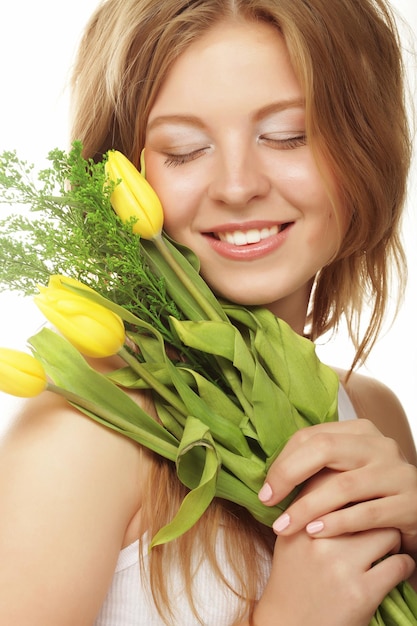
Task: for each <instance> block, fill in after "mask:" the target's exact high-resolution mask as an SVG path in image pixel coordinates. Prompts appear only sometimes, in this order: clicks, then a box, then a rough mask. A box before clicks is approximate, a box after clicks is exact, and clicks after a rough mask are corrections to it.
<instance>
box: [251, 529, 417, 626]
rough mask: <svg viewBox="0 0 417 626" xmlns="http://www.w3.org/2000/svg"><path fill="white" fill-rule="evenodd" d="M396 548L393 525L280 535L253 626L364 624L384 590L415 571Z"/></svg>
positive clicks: (406, 557) (342, 625) (397, 547)
mask: <svg viewBox="0 0 417 626" xmlns="http://www.w3.org/2000/svg"><path fill="white" fill-rule="evenodd" d="M399 546H400V533H399V532H398V531H397V530H394V529H380V530H370V531H366V532H359V533H356V534H354V535H344V536H342V537H333V538H331V539H315V540H313V539H312V538H311V537H309V536H308V535H307V533H305V532H304V530H302V531H299V532H296V533H294V534H293V535H291V536H290V537H284V536H282V537H281V536H279V537H278V538H277V541H276V546H275V552H274V559H273V564H272V572H271V576H270V579H269V581H268V583H267V586H266V588H265V591H264V594H263V595H262V597H261V599H260V601H259V603H258V605H257V607H256V609H255V612H254V619H253V624H254V626H278V625H281V624H285V625H286V626H300V624H309V626H368V624H369V622H370V620H371V618H372V615H373V614H374V612H375V610H376V608H377V607H378V605H379V604H380V603H381V601H382V600H383V598H384V597H385V596H386V595H387V593H389V591H390V590H391V589H392V588H393V587H395V586H396V585H397V584H398V583H399V582H400V581H401V580H404V579H405V578H407V577H408V576H409V575H410V574H411V572H412V570H413V567H414V564H413V560H412V559H411V557H409V556H408V555H405V554H397V552H398V549H399ZM387 554H391V556H388V557H387V558H385V559H384V560H383V561H381V562H379V563H378V564H376V565H373V563H375V562H376V561H379V559H381V558H382V557H384V556H385V555H387Z"/></svg>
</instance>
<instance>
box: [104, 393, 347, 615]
mask: <svg viewBox="0 0 417 626" xmlns="http://www.w3.org/2000/svg"><path fill="white" fill-rule="evenodd" d="M356 417H357V416H356V413H355V410H354V408H353V406H352V403H351V401H350V399H349V396H348V394H347V393H346V391H345V389H344V388H343V387H342V385H340V387H339V421H346V420H349V419H355V418H356ZM144 543H145V542H144ZM222 543H223V542H222V537H221V533H220V537H219V547H218V558H219V564H220V566H221V567H222V570H223V571H224V572H225V575H226V576H227V577H228V578H229V580H230V581H231V582H233V576H232V575H231V573H230V571H228V568H227V561H226V559H225V557H224V551H223V545H222ZM144 549H145V550H146V546H145V547H144ZM264 556H265V559H264V567H263V576H262V580H260V581H259V595H260V594H261V590H262V589H263V588H264V586H265V584H266V581H267V579H268V576H269V570H270V558H269V556H267V555H266V554H265V555H264ZM260 558H262V556H260ZM145 564H146V555H145ZM170 578H171V579H172V580H173V581H174V583H173V588H172V589H171V590H170V592H171V595H170V597H171V598H172V599H173V601H172V605H173V606H174V607H175V608H176V615H175V618H174V620H173V621H172V622H171V626H199V624H200V622H198V621H197V619H196V617H195V616H194V615H193V613H192V612H191V609H190V608H189V606H188V601H187V599H186V597H185V594H184V591H183V589H182V588H181V582H180V580H181V579H180V577H179V576H178V577H175V576H174V575H172V576H171V577H170ZM193 583H194V585H195V591H196V594H195V595H196V605H197V610H198V612H199V615H200V616H201V619H202V622H201V623H202V624H204V626H226V625H228V624H233V622H234V621H235V619H236V615H237V613H238V610H239V607H240V603H239V600H238V598H237V597H236V596H235V595H234V594H233V593H232V592H231V591H229V590H228V589H227V588H226V586H225V585H224V584H222V583H219V581H218V580H217V578H216V576H215V575H214V573H213V572H212V570H211V568H210V566H209V565H208V563H206V562H204V561H203V562H202V564H201V566H200V567H199V568H198V569H197V571H196V573H195V576H193ZM94 626H164V622H163V621H162V620H161V618H160V616H159V614H158V612H157V611H156V609H155V607H154V606H153V603H152V599H151V598H149V594H148V593H147V587H146V585H144V584H143V582H142V581H141V572H140V567H139V541H136V542H135V543H133V544H131V545H129V546H127V547H126V548H124V549H123V550H122V551H121V553H120V556H119V560H118V562H117V565H116V570H115V573H114V576H113V581H112V583H111V586H110V588H109V591H108V594H107V597H106V599H105V601H104V604H103V606H102V608H101V610H100V613H99V615H98V617H97V619H96V621H95V623H94Z"/></svg>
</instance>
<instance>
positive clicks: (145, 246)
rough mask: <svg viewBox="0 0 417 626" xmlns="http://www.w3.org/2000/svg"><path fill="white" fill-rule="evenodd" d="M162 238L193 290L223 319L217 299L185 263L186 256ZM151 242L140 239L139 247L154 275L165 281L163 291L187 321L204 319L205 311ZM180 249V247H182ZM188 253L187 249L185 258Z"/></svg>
mask: <svg viewBox="0 0 417 626" xmlns="http://www.w3.org/2000/svg"><path fill="white" fill-rule="evenodd" d="M163 241H164V243H165V245H166V247H167V250H168V252H169V253H170V254H171V256H172V258H173V259H174V261H175V263H177V264H178V265H179V267H180V268H181V269H182V271H184V273H185V274H186V275H187V276H188V278H189V279H190V281H191V282H192V283H193V285H194V289H195V291H198V292H199V293H200V295H201V297H202V299H204V300H205V301H207V303H208V304H209V305H210V306H211V307H212V308H213V310H215V311H216V313H217V315H218V316H219V317H220V318H221V319H224V320H226V319H227V318H226V316H225V314H224V312H223V309H222V307H221V306H220V304H219V302H218V300H217V298H216V297H215V295H214V294H213V292H212V291H211V289H210V288H209V287H208V285H207V283H206V282H205V281H204V280H203V279H202V278H201V276H200V274H199V273H198V271H196V270H195V269H194V267H193V265H191V264H190V263H189V261H188V260H187V258H185V256H184V255H183V254H182V253H181V252H180V251H179V250H178V249H177V248H176V246H175V245H174V244H173V243H171V241H170V240H169V239H168V238H167V237H166V236H164V237H163ZM155 244H156V242H155V241H146V240H145V239H143V240H141V246H142V250H143V253H144V255H145V257H146V258H147V260H148V262H149V264H150V265H151V267H152V268H153V270H154V271H155V272H156V274H157V276H160V277H163V278H164V280H165V281H166V288H167V292H168V293H169V294H170V296H171V298H172V299H173V300H174V301H175V302H176V304H177V306H178V308H179V309H180V310H181V311H182V312H183V314H184V315H185V317H186V318H188V319H191V320H200V319H207V314H206V312H205V310H204V309H203V308H202V307H201V306H200V305H199V304H198V302H197V301H196V299H195V297H193V295H192V294H190V293H189V292H188V291H186V290H185V289H184V286H183V283H182V281H181V280H180V279H179V278H178V275H177V273H176V272H175V271H174V270H173V269H172V266H171V265H170V263H168V262H167V260H166V259H165V258H164V257H163V256H162V254H161V251H160V249H158V248H156V245H155ZM182 249H183V247H182ZM191 255H192V252H191V251H190V252H189V254H188V257H189V258H190V256H191Z"/></svg>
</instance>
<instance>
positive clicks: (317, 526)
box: [306, 522, 324, 535]
mask: <svg viewBox="0 0 417 626" xmlns="http://www.w3.org/2000/svg"><path fill="white" fill-rule="evenodd" d="M323 528H324V522H310V523H309V524H307V526H306V531H307V532H308V534H309V535H315V534H316V533H319V532H320V531H322V530H323Z"/></svg>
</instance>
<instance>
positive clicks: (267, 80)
mask: <svg viewBox="0 0 417 626" xmlns="http://www.w3.org/2000/svg"><path fill="white" fill-rule="evenodd" d="M302 95H303V94H302V92H301V88H300V84H299V81H298V80H297V77H296V76H295V73H294V70H293V67H292V65H291V62H290V59H289V54H288V50H287V48H286V45H285V42H284V39H283V37H282V35H281V34H280V32H279V31H278V30H277V29H276V28H274V27H273V26H271V25H269V24H266V23H263V22H257V23H255V22H246V21H236V22H222V23H219V24H218V25H216V26H213V27H212V28H211V29H210V30H209V31H207V32H206V33H205V34H204V35H202V36H201V37H199V38H198V39H197V40H196V41H194V42H193V43H192V44H191V45H190V46H189V47H188V48H187V49H186V50H185V51H184V52H183V53H182V54H181V55H180V56H179V57H178V59H177V60H176V61H175V62H174V63H173V65H172V67H171V69H170V71H169V72H168V74H167V77H166V78H165V81H164V82H163V84H162V86H161V88H160V90H159V92H158V95H157V98H156V100H155V103H154V106H153V108H152V111H151V116H150V120H151V119H152V118H153V117H154V116H155V115H164V114H166V113H167V112H168V111H169V113H172V111H173V110H174V109H175V108H181V109H182V110H183V109H188V110H189V112H190V113H195V111H196V109H198V108H200V107H201V106H206V105H207V106H212V105H217V107H219V108H221V107H222V106H223V105H227V104H228V103H229V102H230V100H231V99H233V100H234V102H235V104H236V101H237V100H239V99H240V100H241V104H242V106H244V105H245V104H248V102H250V103H251V105H253V106H254V107H255V108H256V106H258V104H259V107H261V106H265V104H266V103H267V102H268V100H270V101H271V102H275V101H276V100H277V99H281V98H285V99H287V100H292V99H294V100H296V99H300V98H302ZM257 101H258V102H257Z"/></svg>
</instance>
